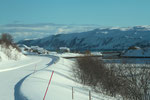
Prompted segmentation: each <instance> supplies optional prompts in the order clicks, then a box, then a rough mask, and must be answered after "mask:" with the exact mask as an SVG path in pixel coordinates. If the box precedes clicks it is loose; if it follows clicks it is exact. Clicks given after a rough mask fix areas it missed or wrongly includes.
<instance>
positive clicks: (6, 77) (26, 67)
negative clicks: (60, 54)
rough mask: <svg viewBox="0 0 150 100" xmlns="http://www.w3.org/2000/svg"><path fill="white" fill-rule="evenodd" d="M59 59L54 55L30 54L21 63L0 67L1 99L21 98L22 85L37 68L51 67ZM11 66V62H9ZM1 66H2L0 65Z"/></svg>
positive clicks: (25, 99)
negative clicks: (4, 67)
mask: <svg viewBox="0 0 150 100" xmlns="http://www.w3.org/2000/svg"><path fill="white" fill-rule="evenodd" d="M56 60H57V58H56V57H53V56H29V57H28V59H25V60H24V61H23V62H21V63H18V62H16V63H13V65H12V63H10V66H12V67H9V68H6V69H0V100H20V98H24V100H27V98H26V97H24V96H22V95H21V93H20V86H21V84H22V83H23V81H24V80H25V79H26V78H27V77H29V76H30V75H31V74H32V73H33V72H34V70H35V66H36V70H37V71H40V70H43V69H44V68H46V67H49V66H50V65H51V64H53V63H54V62H55V61H56ZM7 65H8V66H9V62H8V63H7ZM0 68H1V66H0Z"/></svg>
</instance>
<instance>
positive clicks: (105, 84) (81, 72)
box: [73, 56, 150, 100]
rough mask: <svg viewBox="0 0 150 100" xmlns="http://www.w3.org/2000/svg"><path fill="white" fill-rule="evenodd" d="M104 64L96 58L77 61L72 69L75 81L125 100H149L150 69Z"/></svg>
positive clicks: (147, 67) (145, 66) (143, 66)
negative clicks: (119, 96)
mask: <svg viewBox="0 0 150 100" xmlns="http://www.w3.org/2000/svg"><path fill="white" fill-rule="evenodd" d="M137 67H138V66H137V65H133V64H132V65H131V64H120V65H115V64H109V65H108V64H105V63H104V62H103V61H102V60H100V59H98V58H92V57H89V56H85V57H83V58H79V59H77V67H74V68H73V72H74V76H75V78H76V79H77V81H79V82H81V83H82V84H84V85H88V86H91V87H93V89H94V90H95V91H96V92H100V93H104V94H106V95H110V96H116V95H121V96H122V97H123V98H124V99H125V100H149V99H147V98H149V91H150V85H149V82H150V69H149V67H150V66H148V65H141V67H140V68H139V67H138V68H137Z"/></svg>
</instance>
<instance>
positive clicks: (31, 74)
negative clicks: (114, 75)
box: [0, 55, 115, 100]
mask: <svg viewBox="0 0 150 100" xmlns="http://www.w3.org/2000/svg"><path fill="white" fill-rule="evenodd" d="M74 65H75V62H74V61H71V60H67V59H64V58H61V57H60V58H59V57H56V56H36V55H34V56H28V57H27V58H25V59H23V60H20V61H10V62H7V63H6V62H2V63H0V100H43V97H44V94H45V91H46V88H47V85H48V82H49V79H50V76H51V74H52V71H54V75H53V78H52V81H51V85H50V87H49V90H48V92H47V95H46V98H45V100H72V88H73V97H74V100H88V99H89V91H91V93H92V94H91V95H92V100H115V98H111V97H108V96H105V95H101V94H97V93H94V92H92V90H91V89H90V88H89V87H85V86H82V85H81V84H79V83H77V82H76V81H75V80H74V78H73V76H72V73H73V72H72V67H73V66H74ZM35 69H36V71H34V70H35Z"/></svg>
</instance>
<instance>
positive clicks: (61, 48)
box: [59, 47, 70, 53]
mask: <svg viewBox="0 0 150 100" xmlns="http://www.w3.org/2000/svg"><path fill="white" fill-rule="evenodd" d="M59 52H61V53H64V52H70V49H69V48H67V47H60V48H59Z"/></svg>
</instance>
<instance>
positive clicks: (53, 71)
mask: <svg viewBox="0 0 150 100" xmlns="http://www.w3.org/2000/svg"><path fill="white" fill-rule="evenodd" d="M53 74H54V71H52V74H51V77H50V79H49V83H48V86H47V89H46V91H45V95H44V98H43V100H45V97H46V94H47V91H48V88H49V85H50V83H51V80H52V77H53Z"/></svg>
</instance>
